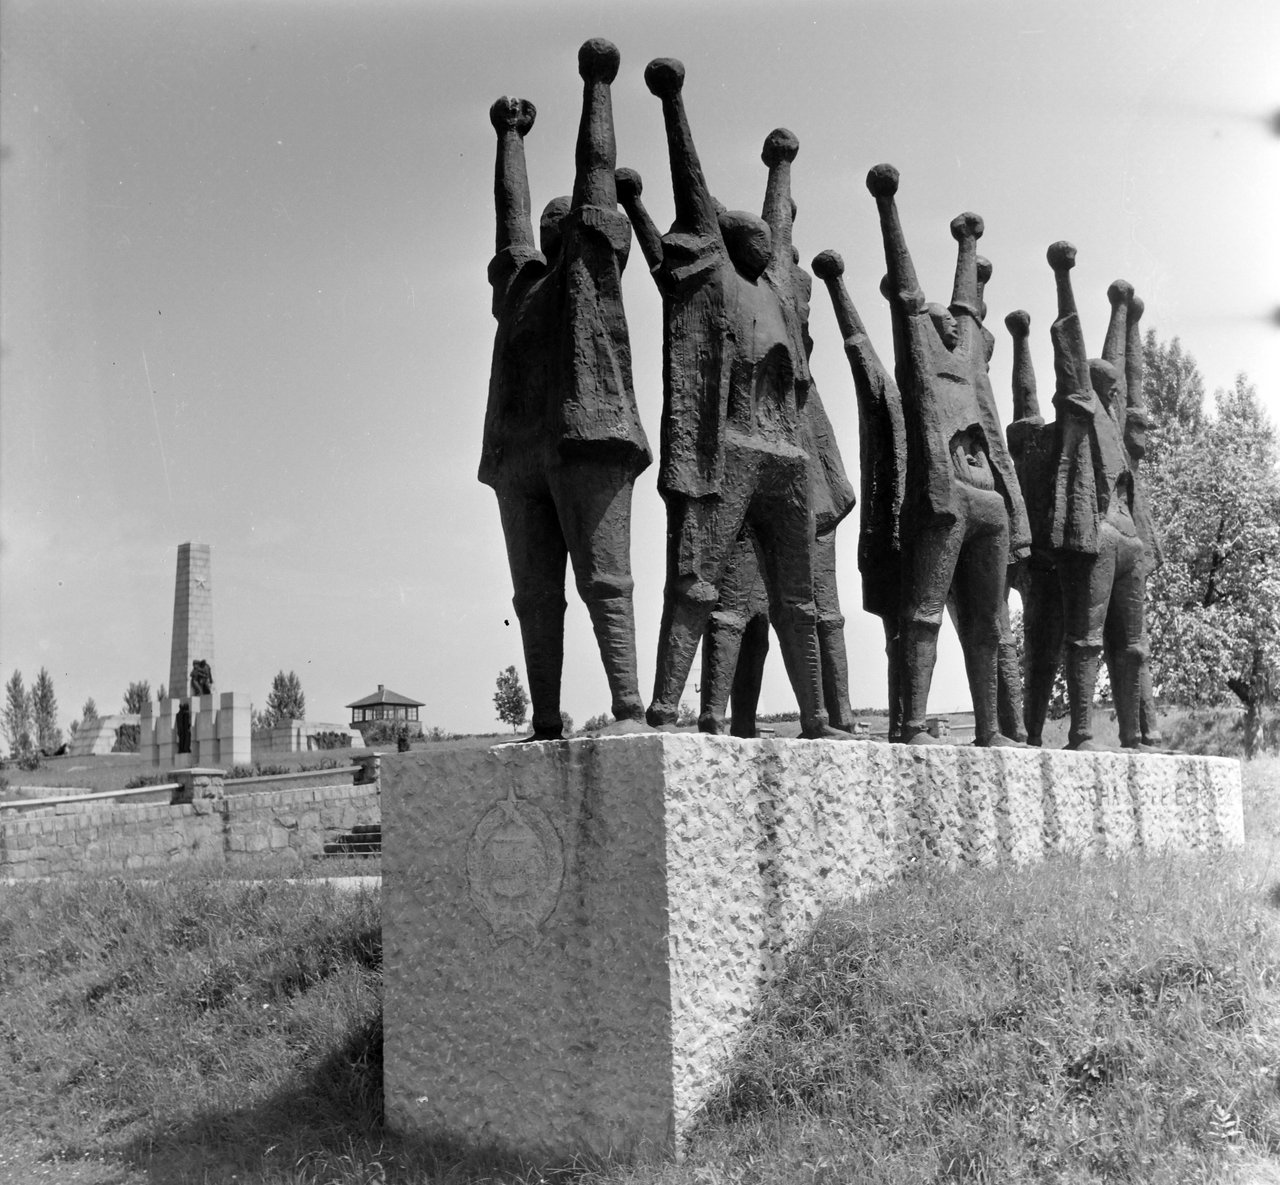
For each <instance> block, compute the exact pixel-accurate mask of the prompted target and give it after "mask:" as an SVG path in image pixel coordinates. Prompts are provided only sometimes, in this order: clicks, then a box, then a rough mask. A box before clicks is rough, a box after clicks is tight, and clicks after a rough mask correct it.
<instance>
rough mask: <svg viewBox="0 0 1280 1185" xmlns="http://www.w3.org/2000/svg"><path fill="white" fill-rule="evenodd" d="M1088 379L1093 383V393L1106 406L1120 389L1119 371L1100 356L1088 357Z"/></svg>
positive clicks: (1108, 405)
mask: <svg viewBox="0 0 1280 1185" xmlns="http://www.w3.org/2000/svg"><path fill="white" fill-rule="evenodd" d="M1089 381H1090V382H1091V383H1092V384H1093V390H1094V393H1095V394H1096V395H1097V396H1098V398H1099V399H1101V400H1102V402H1103V404H1104V405H1105V406H1106V407H1110V406H1111V402H1112V400H1114V399H1115V397H1116V395H1117V394H1118V393H1119V391H1120V372H1119V371H1118V370H1116V368H1115V367H1114V366H1112V365H1111V363H1110V362H1104V361H1103V360H1102V359H1101V358H1090V359H1089Z"/></svg>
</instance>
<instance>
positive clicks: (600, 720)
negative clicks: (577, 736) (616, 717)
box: [582, 712, 613, 732]
mask: <svg viewBox="0 0 1280 1185" xmlns="http://www.w3.org/2000/svg"><path fill="white" fill-rule="evenodd" d="M612 723H613V713H612V712H601V713H600V714H599V715H598V716H592V717H591V718H590V719H589V720H588V721H587V722H586V723H585V724H584V725H583V726H582V731H583V732H599V731H600V730H601V729H602V728H608V727H609V725H610V724H612Z"/></svg>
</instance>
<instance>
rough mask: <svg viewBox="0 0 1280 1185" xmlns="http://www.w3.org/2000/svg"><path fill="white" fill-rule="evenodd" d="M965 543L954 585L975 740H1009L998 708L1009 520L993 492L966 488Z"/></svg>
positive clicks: (995, 741) (984, 744) (1001, 501)
mask: <svg viewBox="0 0 1280 1185" xmlns="http://www.w3.org/2000/svg"><path fill="white" fill-rule="evenodd" d="M963 494H964V498H965V502H966V506H967V509H966V512H965V517H966V520H967V524H966V525H967V530H966V535H967V538H966V541H965V544H964V547H963V549H962V550H961V552H960V558H959V560H958V562H957V564H956V572H955V577H954V583H953V589H954V592H955V596H956V610H957V613H956V618H957V622H956V624H957V627H958V630H959V633H960V643H961V646H962V648H963V651H964V664H965V671H966V672H967V674H968V676H969V691H970V694H971V695H972V697H973V716H974V743H975V744H977V745H981V746H987V745H994V744H999V743H1001V742H1006V743H1007V742H1008V740H1009V738H1007V737H1004V736H1003V735H1002V734H1001V732H1000V723H999V716H998V711H997V691H998V673H999V668H998V659H999V648H1000V639H1001V629H1000V610H1001V607H1002V606H1003V605H1004V584H1005V575H1006V566H1007V563H1008V557H1009V519H1008V516H1007V514H1006V513H1005V508H1004V499H1003V498H1001V497H1000V495H999V494H997V493H995V492H994V491H989V490H970V489H965V490H964V491H963Z"/></svg>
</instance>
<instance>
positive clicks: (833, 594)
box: [813, 531, 853, 732]
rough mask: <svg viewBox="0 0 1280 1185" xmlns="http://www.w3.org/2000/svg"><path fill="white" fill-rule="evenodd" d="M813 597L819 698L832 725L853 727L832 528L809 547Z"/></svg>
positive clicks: (847, 657) (843, 728)
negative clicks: (820, 662) (819, 669)
mask: <svg viewBox="0 0 1280 1185" xmlns="http://www.w3.org/2000/svg"><path fill="white" fill-rule="evenodd" d="M813 599H814V602H815V604H816V605H817V609H818V653H819V655H820V656H821V660H822V702H823V704H824V705H825V707H826V709H827V717H828V719H829V720H830V723H831V727H832V728H838V729H840V731H841V732H852V731H853V709H852V708H851V707H850V706H849V656H848V651H847V650H846V648H845V643H844V614H843V613H841V612H840V592H839V590H838V588H837V586H836V537H835V532H834V531H828V532H827V533H826V534H824V535H819V536H818V537H817V539H816V540H815V541H814V549H813Z"/></svg>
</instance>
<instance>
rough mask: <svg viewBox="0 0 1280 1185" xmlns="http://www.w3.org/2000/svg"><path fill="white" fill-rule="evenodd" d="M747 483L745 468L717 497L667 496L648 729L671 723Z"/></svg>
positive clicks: (733, 537) (735, 529) (734, 533)
mask: <svg viewBox="0 0 1280 1185" xmlns="http://www.w3.org/2000/svg"><path fill="white" fill-rule="evenodd" d="M752 480H753V474H752V473H751V472H750V471H749V470H747V471H746V472H740V473H739V475H738V484H737V488H736V489H735V490H733V491H729V492H728V493H727V494H726V496H725V497H723V498H684V497H680V496H678V495H669V496H668V498H667V583H666V587H665V588H664V589H663V594H662V622H661V624H660V626H659V630H658V657H657V670H656V671H655V674H654V685H653V700H652V702H651V703H650V704H649V708H648V711H647V712H646V713H645V719H646V720H647V721H648V722H649V723H650V724H651V725H652V726H653V727H654V728H661V727H663V726H664V725H670V724H674V723H675V719H676V714H677V712H678V711H679V707H680V696H681V694H682V693H683V692H684V687H685V683H686V682H687V681H688V679H689V668H690V667H691V666H692V665H693V656H694V654H695V653H696V652H697V649H698V644H699V642H700V641H701V640H702V636H703V633H704V632H705V630H706V627H707V622H708V620H709V619H710V617H711V614H712V611H713V610H714V609H715V607H716V602H717V601H719V599H720V591H719V584H720V581H721V579H722V577H723V574H724V569H725V567H726V565H727V564H728V562H729V556H730V554H731V552H732V548H733V544H734V541H735V540H736V539H737V537H738V534H739V532H740V531H741V529H742V520H743V517H744V516H745V514H746V497H745V493H746V491H749V489H750V486H751V483H752ZM743 486H745V487H746V489H745V490H744V489H743V488H742V487H743Z"/></svg>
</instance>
